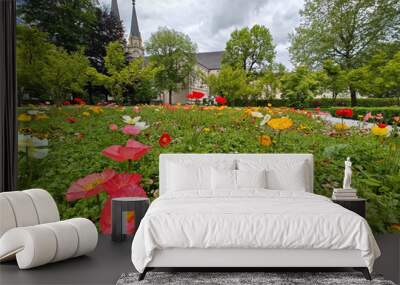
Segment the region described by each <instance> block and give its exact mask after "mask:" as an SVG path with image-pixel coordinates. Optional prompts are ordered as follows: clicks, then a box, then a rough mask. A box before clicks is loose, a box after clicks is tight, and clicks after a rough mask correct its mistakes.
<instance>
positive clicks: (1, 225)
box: [0, 189, 98, 269]
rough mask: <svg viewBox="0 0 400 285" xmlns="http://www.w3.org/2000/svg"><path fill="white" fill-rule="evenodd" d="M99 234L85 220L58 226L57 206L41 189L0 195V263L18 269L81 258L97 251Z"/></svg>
mask: <svg viewBox="0 0 400 285" xmlns="http://www.w3.org/2000/svg"><path fill="white" fill-rule="evenodd" d="M97 239H98V233H97V229H96V226H95V225H94V224H93V222H91V221H90V220H88V219H84V218H75V219H69V220H65V221H61V222H60V214H59V212H58V209H57V205H56V203H55V202H54V200H53V198H52V197H51V195H50V194H49V193H48V192H47V191H45V190H42V189H30V190H25V191H14V192H3V193H0V262H1V261H7V260H10V259H15V258H16V260H17V263H18V266H19V268H20V269H28V268H32V267H37V266H40V265H44V264H47V263H51V262H57V261H60V260H64V259H68V258H71V257H76V256H80V255H84V254H86V253H88V252H90V251H92V250H94V249H95V248H96V245H97Z"/></svg>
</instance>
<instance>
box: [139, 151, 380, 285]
mask: <svg viewBox="0 0 400 285" xmlns="http://www.w3.org/2000/svg"><path fill="white" fill-rule="evenodd" d="M159 167H160V197H159V198H157V199H156V200H155V201H154V202H153V203H152V204H151V206H150V208H149V210H148V212H147V213H146V215H145V217H144V218H143V220H142V222H141V223H140V226H139V228H138V230H137V232H136V235H135V237H134V240H133V243H132V262H133V264H134V266H135V268H136V269H137V270H138V271H139V272H140V273H141V274H140V276H139V279H140V280H141V279H143V278H144V277H145V274H146V272H148V271H149V270H151V269H154V268H175V267H176V268H183V267H196V268H199V267H207V268H209V267H223V268H227V267H230V268H237V269H238V270H245V269H244V268H254V267H256V268H266V267H268V268H270V267H285V268H287V267H302V268H304V267H318V268H321V267H352V268H355V269H358V270H361V271H362V272H363V274H364V276H365V277H366V278H367V279H370V278H371V277H370V274H369V273H370V272H372V268H373V263H374V261H375V259H376V258H378V257H379V255H380V251H379V248H378V246H377V244H376V241H375V239H374V236H373V234H372V232H371V229H370V227H369V226H368V223H367V222H366V220H365V219H363V218H362V217H361V216H359V215H357V214H355V213H353V212H351V211H349V210H347V209H345V208H343V207H341V206H340V205H337V204H335V203H333V202H332V201H331V200H330V199H328V198H326V197H323V196H320V195H316V194H313V181H314V179H313V156H312V155H310V154H162V155H160V166H159Z"/></svg>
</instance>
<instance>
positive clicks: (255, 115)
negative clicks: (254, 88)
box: [251, 112, 264, 118]
mask: <svg viewBox="0 0 400 285" xmlns="http://www.w3.org/2000/svg"><path fill="white" fill-rule="evenodd" d="M251 116H252V117H254V118H262V117H264V115H263V114H262V113H260V112H251Z"/></svg>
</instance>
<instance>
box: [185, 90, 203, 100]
mask: <svg viewBox="0 0 400 285" xmlns="http://www.w3.org/2000/svg"><path fill="white" fill-rule="evenodd" d="M204 96H205V94H204V93H203V92H199V91H192V92H190V93H188V94H187V95H186V97H187V98H188V99H194V100H199V99H201V98H203V97H204Z"/></svg>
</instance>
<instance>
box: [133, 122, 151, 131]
mask: <svg viewBox="0 0 400 285" xmlns="http://www.w3.org/2000/svg"><path fill="white" fill-rule="evenodd" d="M135 127H137V128H139V129H140V130H141V131H143V130H145V129H147V128H148V127H150V126H149V125H147V124H146V122H137V123H136V124H135Z"/></svg>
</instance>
